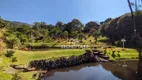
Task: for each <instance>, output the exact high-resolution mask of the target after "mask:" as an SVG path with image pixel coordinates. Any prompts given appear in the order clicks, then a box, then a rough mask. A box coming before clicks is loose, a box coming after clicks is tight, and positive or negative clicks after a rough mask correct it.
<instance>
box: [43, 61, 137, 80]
mask: <svg viewBox="0 0 142 80" xmlns="http://www.w3.org/2000/svg"><path fill="white" fill-rule="evenodd" d="M125 63H126V64H127V66H126V67H124V66H123V64H124V63H123V62H111V63H89V64H83V65H79V66H74V67H69V68H61V69H55V70H52V71H49V72H48V73H47V74H45V75H44V79H43V80H140V79H139V78H140V77H139V76H138V72H139V71H138V70H139V69H138V61H136V60H135V61H126V62H125Z"/></svg>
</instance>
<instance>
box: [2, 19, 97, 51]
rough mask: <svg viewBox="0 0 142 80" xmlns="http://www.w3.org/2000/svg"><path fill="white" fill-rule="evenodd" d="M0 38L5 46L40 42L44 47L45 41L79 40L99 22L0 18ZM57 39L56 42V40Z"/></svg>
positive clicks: (18, 46)
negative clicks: (28, 20) (27, 21)
mask: <svg viewBox="0 0 142 80" xmlns="http://www.w3.org/2000/svg"><path fill="white" fill-rule="evenodd" d="M0 25H1V26H0V28H1V35H3V36H1V39H2V40H3V41H4V43H6V45H7V46H6V47H7V48H18V49H19V48H24V47H26V46H30V43H41V42H42V45H44V46H45V47H46V46H47V45H45V44H46V43H52V44H51V45H54V44H56V43H57V42H59V40H62V39H65V40H69V39H77V40H79V41H81V40H82V39H83V38H87V36H91V35H92V34H95V35H97V34H96V33H94V32H95V31H96V30H98V29H99V27H100V24H99V23H97V22H94V21H90V22H88V23H87V24H86V25H83V24H82V23H81V22H80V21H79V20H78V19H73V20H72V21H71V22H68V23H67V24H64V23H62V22H60V21H59V22H57V23H56V25H52V24H47V23H45V22H35V23H33V24H26V23H22V22H16V21H7V20H3V19H2V18H1V19H0ZM56 41H57V42H56Z"/></svg>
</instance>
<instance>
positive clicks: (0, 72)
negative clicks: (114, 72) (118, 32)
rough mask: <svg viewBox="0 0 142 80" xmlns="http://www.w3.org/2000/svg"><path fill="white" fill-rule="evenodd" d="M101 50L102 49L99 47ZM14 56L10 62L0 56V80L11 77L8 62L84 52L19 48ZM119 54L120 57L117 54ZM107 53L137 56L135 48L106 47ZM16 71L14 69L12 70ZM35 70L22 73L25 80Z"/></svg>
mask: <svg viewBox="0 0 142 80" xmlns="http://www.w3.org/2000/svg"><path fill="white" fill-rule="evenodd" d="M100 50H103V49H100ZM114 50H115V51H116V52H115V54H116V57H115V58H113V57H112V51H114ZM14 51H15V53H14V57H17V60H18V61H17V62H14V63H13V62H11V58H7V57H5V56H0V58H2V61H1V63H0V66H2V67H3V68H2V69H0V80H8V79H10V78H11V77H12V75H11V74H8V72H10V71H11V68H10V67H9V65H10V64H18V65H28V63H29V62H30V61H31V60H39V59H55V58H58V57H62V56H66V57H69V56H72V55H75V56H76V55H81V54H83V53H84V52H85V49H54V50H52V49H51V50H44V51H21V50H14ZM117 54H120V57H118V56H117ZM107 55H108V56H110V59H112V60H114V59H118V58H121V59H123V58H125V59H136V58H138V51H137V50H135V49H124V50H123V49H122V48H109V49H107ZM14 71H16V70H14ZM33 73H35V72H27V73H22V76H23V77H24V78H25V79H26V80H31V77H32V74H33Z"/></svg>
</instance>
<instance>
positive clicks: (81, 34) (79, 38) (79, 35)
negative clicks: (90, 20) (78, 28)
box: [77, 33, 84, 42]
mask: <svg viewBox="0 0 142 80" xmlns="http://www.w3.org/2000/svg"><path fill="white" fill-rule="evenodd" d="M77 38H78V40H80V41H81V42H82V39H83V38H84V34H83V33H79V34H78V35H77Z"/></svg>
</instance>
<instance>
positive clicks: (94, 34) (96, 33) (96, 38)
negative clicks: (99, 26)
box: [92, 31, 100, 44]
mask: <svg viewBox="0 0 142 80" xmlns="http://www.w3.org/2000/svg"><path fill="white" fill-rule="evenodd" d="M92 36H93V37H94V39H95V44H97V42H98V38H99V36H100V32H99V31H95V32H94V33H93V35H92Z"/></svg>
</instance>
